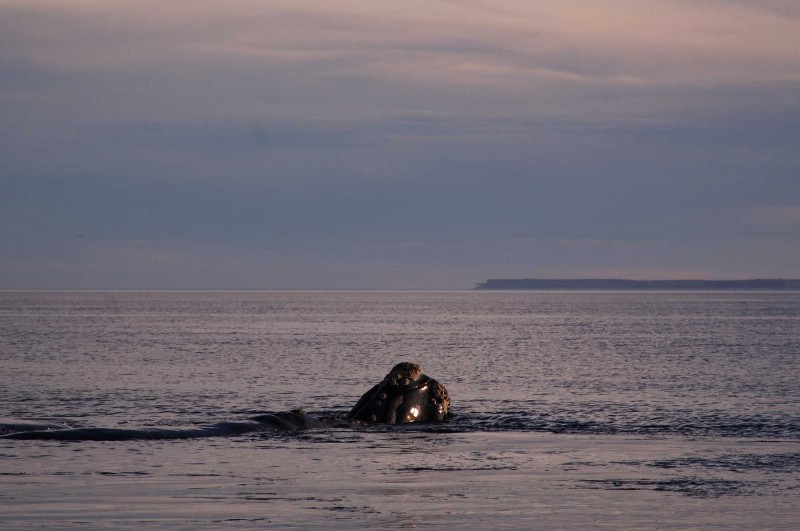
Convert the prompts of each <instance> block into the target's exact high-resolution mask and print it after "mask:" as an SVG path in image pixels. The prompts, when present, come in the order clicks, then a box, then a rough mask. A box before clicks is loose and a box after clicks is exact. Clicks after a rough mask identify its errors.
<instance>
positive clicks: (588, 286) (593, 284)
mask: <svg viewBox="0 0 800 531" xmlns="http://www.w3.org/2000/svg"><path fill="white" fill-rule="evenodd" d="M475 289H476V290H597V291H601V290H602V291H605V290H651V291H652V290H700V291H704V290H752V291H761V290H764V291H773V290H800V279H782V278H757V279H750V280H625V279H616V278H571V279H558V278H490V279H488V280H487V281H486V282H481V283H480V284H478V285H477V286H475Z"/></svg>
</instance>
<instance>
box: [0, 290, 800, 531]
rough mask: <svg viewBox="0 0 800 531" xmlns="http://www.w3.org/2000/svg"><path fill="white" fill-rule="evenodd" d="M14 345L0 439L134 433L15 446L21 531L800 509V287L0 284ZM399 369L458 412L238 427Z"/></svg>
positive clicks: (3, 492) (8, 472)
mask: <svg viewBox="0 0 800 531" xmlns="http://www.w3.org/2000/svg"><path fill="white" fill-rule="evenodd" d="M0 353H2V354H0V369H2V372H1V373H0V417H3V419H0V431H2V430H5V431H13V430H19V429H27V428H26V427H20V424H21V423H22V422H23V420H25V421H35V422H38V423H41V422H55V423H58V424H64V425H67V426H70V427H74V428H88V427H100V428H104V429H113V430H117V432H119V433H127V434H131V437H128V439H130V440H117V441H70V442H65V441H61V442H59V441H36V440H32V441H21V440H8V439H0V527H3V528H26V527H48V526H49V527H52V528H70V527H81V528H97V529H101V528H109V527H117V528H119V527H142V528H165V529H175V528H185V529H196V528H265V527H266V528H268V527H276V528H299V529H302V528H318V527H328V528H340V529H350V528H353V527H359V528H374V527H398V528H402V527H422V528H426V527H427V528H442V527H452V528H470V529H473V528H538V529H559V528H561V529H563V528H608V529H621V528H672V529H683V528H687V527H692V528H698V527H701V528H702V527H707V528H726V529H737V528H742V529H753V528H773V529H796V528H797V527H798V524H799V523H800V383H799V382H800V378H798V376H800V293H786V292H783V293H753V292H740V293H733V292H729V293H701V292H696V293H686V292H662V293H630V292H616V293H615V292H608V293H588V292H587V293H576V292H563V293H557V292H538V293H536V292H527V293H526V292H507V293H503V292H491V293H489V292H220V293H209V292H197V293H193V292H142V293H132V292H62V293H40V292H32V293H21V292H5V293H0ZM406 360H407V361H416V362H419V363H420V364H422V366H423V369H424V370H425V372H426V373H427V374H429V375H431V376H433V377H434V378H436V379H438V380H439V381H441V382H442V383H443V384H445V385H446V386H447V388H448V390H449V391H450V395H451V397H452V411H453V413H454V417H453V418H452V420H451V421H450V422H448V423H445V424H441V425H433V426H402V427H386V426H382V427H381V426H379V427H370V428H365V429H355V428H327V429H315V430H309V431H301V432H296V433H283V432H279V431H276V430H275V429H273V428H271V427H270V426H267V425H264V426H256V427H253V428H252V429H249V428H248V429H247V430H243V429H240V428H241V426H242V425H244V424H247V419H248V418H249V417H252V416H255V415H259V414H263V413H271V412H279V411H285V410H289V409H293V408H297V407H302V408H303V409H305V410H306V411H308V412H309V413H313V414H322V415H325V414H335V413H340V414H341V413H345V412H346V411H347V410H348V409H349V408H350V406H352V404H353V403H354V402H355V400H356V399H357V398H358V397H359V396H360V395H361V393H363V392H364V391H365V390H367V389H368V388H369V387H370V386H371V385H372V384H374V383H376V382H377V381H378V380H380V378H382V376H383V375H384V374H385V373H386V372H387V371H388V370H389V369H390V368H391V367H392V365H394V364H395V363H397V362H399V361H406ZM237 426H239V427H238V428H237ZM141 434H149V435H148V436H143V435H141ZM153 434H155V436H154V437H151V436H150V435H153ZM173 434H174V435H175V436H174V437H173ZM125 438H126V437H123V439H125Z"/></svg>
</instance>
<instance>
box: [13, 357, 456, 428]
mask: <svg viewBox="0 0 800 531" xmlns="http://www.w3.org/2000/svg"><path fill="white" fill-rule="evenodd" d="M449 417H450V396H449V394H448V392H447V389H446V388H445V387H444V385H442V384H441V383H439V382H438V381H436V380H434V379H433V378H431V377H429V376H427V375H426V374H423V373H422V368H421V367H420V365H419V364H417V363H410V362H402V363H398V364H397V365H395V366H394V367H393V368H392V370H391V371H389V373H388V374H387V375H386V376H385V377H384V378H383V380H381V381H380V382H378V383H377V384H375V385H374V386H373V387H372V388H370V389H369V391H367V392H366V393H364V394H363V395H362V396H361V398H359V399H358V401H357V402H356V404H355V405H354V406H353V407H352V409H350V411H349V412H348V413H347V414H346V415H343V416H339V415H330V416H314V415H309V414H308V413H306V412H305V411H303V410H302V409H293V410H291V411H285V412H279V413H265V414H262V415H256V416H254V417H250V418H249V419H246V420H242V421H225V422H219V423H216V424H211V425H207V426H195V427H185V428H99V427H81V428H70V427H68V426H66V425H63V424H56V423H51V422H33V421H24V420H10V419H8V421H7V422H0V424H2V426H0V433H3V435H0V439H22V440H59V441H124V440H140V439H142V440H158V439H193V438H199V437H219V436H231V435H240V434H244V433H251V432H256V431H262V430H263V429H265V428H267V429H272V430H275V431H278V432H296V431H302V430H310V429H322V428H352V427H359V426H369V425H372V424H411V423H434V422H442V421H445V420H447V419H448V418H449ZM3 428H4V429H3ZM9 432H10V433H9Z"/></svg>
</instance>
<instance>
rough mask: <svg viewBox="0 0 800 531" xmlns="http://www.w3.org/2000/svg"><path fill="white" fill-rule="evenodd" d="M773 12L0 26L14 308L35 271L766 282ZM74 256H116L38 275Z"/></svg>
mask: <svg viewBox="0 0 800 531" xmlns="http://www.w3.org/2000/svg"><path fill="white" fill-rule="evenodd" d="M796 14H797V9H796V8H794V7H793V4H791V3H789V2H781V1H777V0H775V1H760V2H739V1H734V0H703V1H699V2H687V1H683V0H673V1H650V0H637V1H634V0H606V1H601V2H579V1H573V0H566V1H559V2H538V3H530V2H520V1H511V0H508V1H502V2H485V1H478V0H464V1H449V2H424V3H423V2H417V1H412V2H403V3H390V2H373V3H363V2H355V1H342V2H336V3H330V2H319V1H309V0H305V1H291V2H290V1H277V2H268V3H255V2H250V1H244V0H241V1H239V0H237V1H232V2H225V3H224V4H223V3H219V2H210V1H193V2H191V3H190V2H188V1H185V0H178V1H175V2H169V3H163V2H153V1H150V0H146V1H142V2H105V1H99V0H97V1H94V0H91V1H85V0H69V1H67V0H42V1H41V2H35V3H32V2H27V1H26V2H22V1H19V0H0V110H2V113H3V121H2V123H0V140H1V141H0V212H2V216H3V217H2V221H3V228H2V229H0V249H2V250H1V251H0V259H3V260H6V263H8V264H12V263H15V264H24V265H19V266H14V267H16V269H15V271H17V273H16V274H15V275H17V277H15V278H18V280H19V281H20V282H22V280H24V277H25V271H35V270H37V269H36V267H39V266H34V265H32V264H35V263H41V264H45V263H48V264H51V265H52V267H51V268H50V269H48V270H47V271H49V273H48V274H45V271H44V269H42V270H41V271H42V272H41V274H40V275H39V276H38V277H37V278H40V279H41V278H46V277H48V276H49V277H52V278H54V279H57V278H59V274H58V271H62V272H63V277H62V278H63V279H65V280H64V281H65V282H66V279H72V280H71V281H70V282H78V283H80V282H79V276H76V275H77V273H76V271H77V269H79V266H77V265H74V264H77V263H81V264H89V263H92V264H104V265H103V266H100V265H97V267H96V271H95V273H93V274H96V275H97V278H98V279H100V278H107V279H108V282H107V284H108V285H111V284H114V282H112V279H113V278H114V275H113V273H112V272H113V271H118V272H119V273H118V274H119V276H120V278H122V277H125V278H137V279H140V280H141V282H143V283H146V282H145V280H146V279H150V280H152V282H150V281H148V282H150V283H149V284H148V285H167V284H168V283H169V282H167V281H166V280H164V279H166V278H167V277H158V274H159V273H158V271H164V272H165V275H166V274H167V272H169V275H172V276H169V275H167V276H168V277H169V278H171V279H173V280H174V281H175V282H178V281H179V280H180V276H179V274H178V273H177V271H179V270H180V269H182V268H185V269H186V270H187V271H190V270H191V271H196V275H195V276H194V278H195V280H196V283H197V284H202V282H201V281H200V279H205V280H204V281H208V282H209V283H213V282H212V280H213V278H215V275H217V276H219V278H220V279H221V280H220V281H219V282H220V285H229V284H226V282H228V279H227V277H224V278H223V276H222V273H221V271H224V270H226V269H229V270H236V269H237V265H236V264H237V263H239V262H241V267H240V268H239V270H240V273H241V277H240V278H252V279H256V278H258V275H259V273H258V271H259V269H258V266H257V265H256V264H261V263H263V264H267V266H265V267H267V269H269V268H270V267H273V266H274V267H275V268H277V269H269V270H270V271H272V273H270V275H272V278H275V279H278V278H280V279H283V280H282V281H281V282H285V283H286V284H285V285H292V286H299V285H300V284H302V281H301V280H300V279H301V277H302V278H306V280H307V281H308V282H312V281H313V282H316V283H317V284H315V285H319V286H322V285H325V286H326V287H347V286H350V285H356V284H357V285H359V286H362V287H363V286H365V284H364V283H362V281H361V280H359V279H367V278H369V279H372V281H374V283H375V285H381V286H401V285H406V286H412V287H413V286H414V281H413V279H414V278H416V279H419V284H417V286H419V285H422V284H424V285H426V286H433V285H435V284H436V282H442V283H444V284H447V283H448V282H453V283H454V284H455V279H458V282H459V283H460V284H459V285H464V283H465V282H466V283H467V284H468V285H471V284H472V281H468V282H467V280H468V279H469V278H470V277H471V276H476V277H478V278H476V279H475V281H477V280H480V277H483V276H499V275H500V274H501V273H502V272H504V271H507V272H508V273H509V274H510V273H515V274H521V275H524V276H530V275H529V274H525V268H526V267H529V268H532V269H533V270H538V271H543V272H546V273H548V274H555V275H557V274H558V273H559V272H560V271H564V272H567V271H569V272H571V273H574V274H576V275H577V274H580V271H584V272H587V273H589V272H595V273H596V272H602V271H629V272H631V274H633V273H634V272H636V271H642V272H646V271H648V270H651V271H654V272H659V274H662V273H664V272H665V271H667V270H669V269H672V270H674V271H675V274H676V275H683V274H685V273H686V272H692V271H709V272H713V270H714V268H715V267H719V268H721V269H720V270H723V269H726V268H729V267H730V266H729V265H728V263H729V262H741V266H740V269H739V270H740V271H741V272H747V271H757V270H760V269H759V268H761V269H763V270H765V271H766V270H770V271H784V272H785V271H788V270H789V269H790V267H788V266H787V265H786V264H787V263H792V264H795V265H800V264H797V263H796V262H792V260H794V258H786V259H783V258H777V257H778V256H779V254H780V253H779V251H778V249H780V246H781V245H783V246H787V247H788V246H790V245H798V244H800V241H798V240H797V238H798V236H792V235H791V234H790V231H789V230H788V229H787V227H789V226H792V225H791V224H792V223H793V222H792V221H791V219H793V218H792V217H791V215H789V214H786V211H785V210H781V209H786V208H792V207H791V205H787V204H786V198H787V197H795V196H797V195H798V194H800V181H798V180H797V178H796V176H797V169H798V166H799V165H800V156H799V155H798V152H797V149H796V139H797V138H798V137H799V136H800V115H798V113H797V109H798V108H800V57H799V56H798V54H797V53H795V49H796V35H797V34H798V29H800V28H798V18H797V17H796ZM787 216H788V218H787ZM75 234H85V235H86V236H87V240H89V241H92V242H105V243H104V245H107V246H108V249H111V248H113V249H117V250H118V252H119V253H120V255H119V256H124V257H125V258H123V259H119V260H118V259H115V258H114V254H113V253H112V252H111V251H108V252H105V253H99V254H96V255H93V257H92V258H89V255H88V254H87V255H84V258H81V259H78V258H75V260H77V262H69V263H68V262H64V261H63V260H60V259H59V257H60V256H61V254H62V253H65V252H66V251H65V249H66V248H65V247H64V245H66V244H65V243H64V242H67V241H69V242H70V245H72V244H74V241H73V239H74V235H75ZM136 242H149V243H148V245H147V246H142V245H139V244H138V243H136ZM590 242H601V243H597V244H591V243H590ZM760 246H771V247H769V249H770V250H769V251H768V252H767V251H764V249H763V247H760ZM798 246H800V245H798ZM130 249H136V252H131V254H130V256H129V255H126V254H125V253H127V252H130ZM169 249H181V252H180V253H179V254H178V255H175V256H173V257H172V258H170V259H166V258H167V257H169V256H170V255H169V254H165V253H164V252H163V251H164V250H169ZM757 249H761V250H762V251H763V252H761V253H757V252H756V250H757ZM737 253H738V254H737ZM157 256H161V257H162V258H164V259H163V260H160V261H159V260H156V259H155V257H157ZM215 256H216V257H217V258H215ZM762 256H769V257H772V258H771V260H772V262H770V263H765V261H764V260H762V259H761V257H762ZM785 256H787V257H794V256H796V255H795V254H792V253H791V252H789V251H787V252H786V253H785ZM137 257H138V258H137ZM145 257H150V258H147V259H145ZM723 257H724V258H723ZM202 261H205V262H206V263H208V264H216V266H214V267H211V266H209V269H206V270H203V271H199V270H198V268H199V266H198V265H196V264H198V263H200V262H202ZM70 264H73V265H70ZM126 264H128V266H126ZM193 264H195V265H193ZM280 264H290V265H289V266H286V267H284V266H282V265H280ZM315 264H317V265H315ZM393 264H399V266H396V265H393ZM773 264H782V265H781V266H780V267H777V266H775V267H772V266H773ZM323 265H324V266H325V267H323ZM666 265H669V267H666ZM41 267H44V266H43V265H42V266H41ZM80 267H82V266H80ZM87 267H88V266H87ZM126 267H128V268H127V269H126ZM76 268H77V269H76ZM104 268H105V269H104ZM215 268H216V269H215ZM770 268H772V269H770ZM133 269H136V270H137V271H139V273H136V274H134V271H133ZM326 269H327V271H328V273H327V276H325V275H324V274H323V272H324V271H325V270H326ZM400 269H402V270H403V271H406V273H402V272H401V271H400ZM104 270H107V271H111V272H109V273H108V274H107V275H106V274H105V273H102V274H101V271H104ZM292 271H294V272H297V275H295V276H292V275H293V273H292V274H290V273H291V272H292ZM350 271H360V274H351V273H349V272H350ZM380 271H385V272H386V274H381V273H380ZM300 272H303V273H302V274H301V273H300ZM389 272H391V274H389ZM642 274H645V273H642ZM104 275H105V276H104ZM157 277H158V278H161V279H162V280H160V281H158V282H156V280H155V279H156V278H157ZM6 278H8V277H6ZM31 278H33V277H31ZM401 278H402V279H403V280H402V282H407V283H408V284H402V282H401V280H400V279H401ZM326 279H327V280H326ZM448 279H450V280H448ZM2 280H3V279H0V287H2V286H3V284H2ZM98 282H99V280H98ZM326 282H327V284H325V283H326ZM393 282H396V283H395V284H393ZM17 284H18V282H16V281H15V284H14V285H17ZM118 284H119V283H117V284H115V285H118ZM454 284H448V285H454ZM248 285H251V283H248ZM268 285H269V286H270V287H279V286H280V285H282V284H281V283H280V282H277V283H275V284H273V283H269V284H268Z"/></svg>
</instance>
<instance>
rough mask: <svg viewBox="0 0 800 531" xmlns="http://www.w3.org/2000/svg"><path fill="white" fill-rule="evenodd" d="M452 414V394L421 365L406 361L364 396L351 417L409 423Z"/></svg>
mask: <svg viewBox="0 0 800 531" xmlns="http://www.w3.org/2000/svg"><path fill="white" fill-rule="evenodd" d="M449 412H450V395H449V394H448V393H447V389H446V388H445V387H444V385H442V384H440V383H439V382H437V381H436V380H434V379H433V378H431V377H430V376H428V375H426V374H423V373H422V368H421V367H420V366H419V364H417V363H409V362H403V363H398V364H397V365H395V366H394V367H393V368H392V370H391V371H389V374H387V375H386V376H385V377H384V379H383V381H381V382H380V383H378V384H376V385H375V386H373V387H372V389H370V390H369V391H367V392H366V393H364V395H362V397H361V398H359V400H358V402H356V405H355V406H353V409H351V410H350V413H348V415H347V418H348V419H349V420H355V421H360V422H367V423H376V422H378V423H383V424H409V423H412V422H441V421H443V420H445V418H446V417H447V415H448V414H449Z"/></svg>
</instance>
